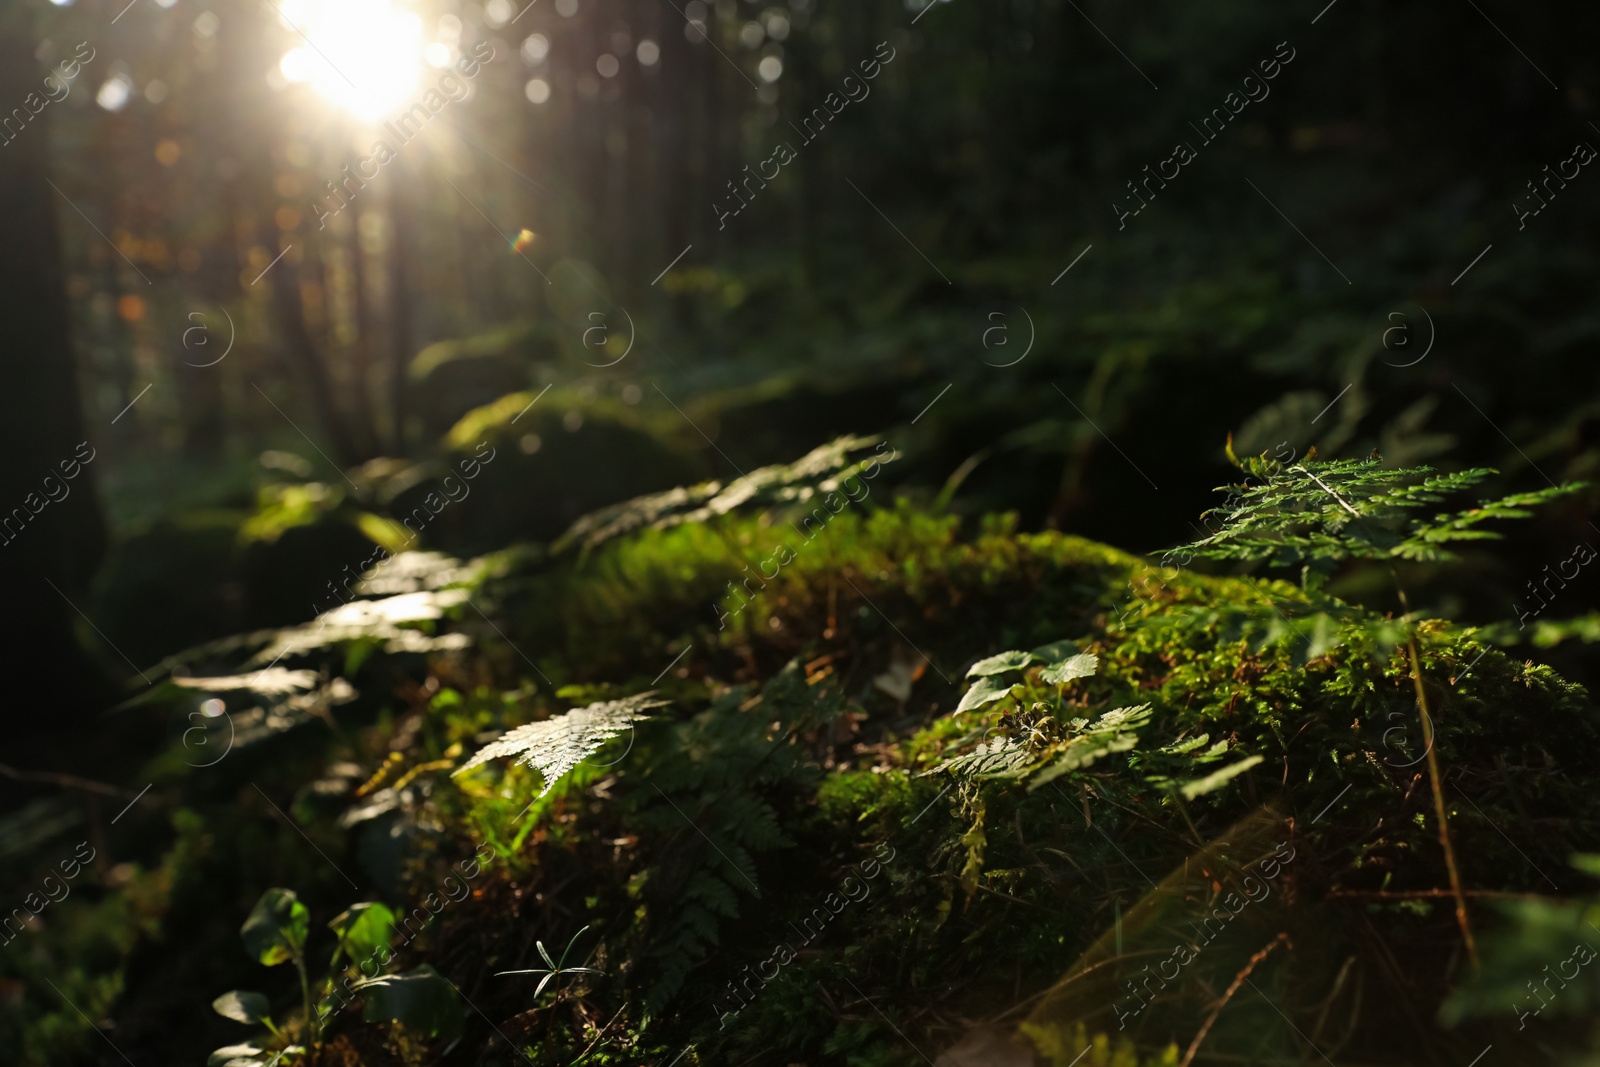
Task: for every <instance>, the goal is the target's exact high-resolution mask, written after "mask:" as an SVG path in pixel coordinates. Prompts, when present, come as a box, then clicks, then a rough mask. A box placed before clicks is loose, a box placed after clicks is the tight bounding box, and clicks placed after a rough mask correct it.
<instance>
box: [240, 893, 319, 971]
mask: <svg viewBox="0 0 1600 1067" xmlns="http://www.w3.org/2000/svg"><path fill="white" fill-rule="evenodd" d="M310 932H311V913H310V912H308V911H307V910H306V906H305V905H304V904H302V903H300V898H298V897H296V896H295V895H294V892H293V891H292V890H288V889H269V890H267V891H266V892H265V893H262V894H261V899H260V900H258V901H256V906H255V907H254V908H252V909H251V910H250V917H249V918H248V919H246V920H245V921H244V925H243V926H242V927H240V928H239V936H240V937H242V938H244V947H245V951H246V952H248V953H250V955H251V956H252V957H254V958H255V959H258V960H260V961H261V962H262V963H264V964H266V965H267V966H268V967H275V966H277V965H278V964H280V963H287V962H288V961H289V960H291V959H293V958H294V957H295V956H296V955H297V954H299V952H300V951H301V950H302V949H303V948H304V947H305V943H306V937H307V935H308V934H310Z"/></svg>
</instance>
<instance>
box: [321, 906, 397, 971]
mask: <svg viewBox="0 0 1600 1067" xmlns="http://www.w3.org/2000/svg"><path fill="white" fill-rule="evenodd" d="M393 924H394V912H392V911H390V910H389V909H388V908H387V907H385V906H384V905H382V904H380V903H378V902H377V901H374V900H369V901H366V902H364V903H361V904H352V905H350V907H348V908H346V909H345V910H344V911H342V912H340V913H339V914H338V915H336V916H334V917H333V920H332V921H331V922H329V923H328V929H330V930H332V931H333V932H334V934H335V936H337V937H338V938H339V947H340V948H342V949H343V950H344V954H345V956H346V957H347V958H349V959H350V960H351V961H352V962H354V963H359V962H361V961H362V960H365V959H369V958H370V957H371V956H372V954H373V953H374V952H376V951H377V950H378V948H379V946H382V945H387V944H388V943H389V938H390V936H391V929H390V928H391V927H392V926H393Z"/></svg>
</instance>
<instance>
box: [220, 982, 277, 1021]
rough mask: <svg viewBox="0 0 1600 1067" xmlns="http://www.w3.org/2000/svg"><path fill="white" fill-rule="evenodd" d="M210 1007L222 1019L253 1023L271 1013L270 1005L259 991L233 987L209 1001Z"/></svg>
mask: <svg viewBox="0 0 1600 1067" xmlns="http://www.w3.org/2000/svg"><path fill="white" fill-rule="evenodd" d="M211 1009H212V1010H213V1011H215V1012H216V1013H217V1014H218V1015H220V1016H222V1017H223V1018H224V1019H232V1020H233V1021H234V1022H236V1023H246V1024H253V1023H258V1022H260V1021H261V1020H262V1019H265V1018H267V1017H269V1016H270V1015H271V1014H272V1005H271V1003H269V1002H268V1000H267V998H266V997H264V996H262V995H261V994H260V993H251V992H249V991H248V990H243V989H235V990H233V991H232V992H230V993H224V994H222V996H220V997H218V998H217V999H216V1000H213V1001H212V1002H211Z"/></svg>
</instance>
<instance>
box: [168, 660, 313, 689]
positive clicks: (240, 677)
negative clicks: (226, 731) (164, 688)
mask: <svg viewBox="0 0 1600 1067" xmlns="http://www.w3.org/2000/svg"><path fill="white" fill-rule="evenodd" d="M321 677H322V676H321V675H319V674H318V673H317V672H316V671H291V670H289V669H288V668H286V667H269V668H267V669H266V670H264V671H252V672H250V673H248V674H231V675H226V676H223V677H218V678H179V677H177V676H173V678H172V682H173V684H174V685H178V686H182V687H183V688H185V689H202V690H204V691H206V692H208V693H228V692H233V691H234V690H239V689H248V690H250V691H251V692H253V693H260V694H262V695H263V696H282V695H284V694H287V693H302V692H305V691H306V690H307V689H312V688H315V686H316V685H317V683H318V682H319V681H320V680H321Z"/></svg>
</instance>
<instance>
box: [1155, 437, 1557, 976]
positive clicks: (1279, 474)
mask: <svg viewBox="0 0 1600 1067" xmlns="http://www.w3.org/2000/svg"><path fill="white" fill-rule="evenodd" d="M1228 458H1229V459H1230V460H1232V461H1233V463H1234V464H1235V465H1236V466H1238V467H1239V468H1240V469H1241V470H1242V471H1244V472H1245V473H1246V475H1248V476H1249V478H1253V479H1256V480H1255V481H1253V482H1252V481H1250V480H1248V479H1247V480H1246V481H1245V482H1243V483H1242V484H1238V485H1230V486H1226V487H1224V488H1225V490H1226V491H1227V492H1228V494H1229V503H1227V504H1225V505H1224V506H1223V507H1221V508H1218V509H1216V510H1215V511H1214V512H1211V513H1208V514H1215V515H1217V516H1218V517H1219V518H1220V519H1221V521H1222V528H1221V529H1219V530H1217V531H1216V532H1215V533H1213V534H1211V535H1210V536H1209V537H1204V538H1202V539H1200V540H1198V541H1195V542H1193V543H1192V544H1190V545H1188V546H1186V547H1185V549H1184V552H1185V553H1186V554H1188V555H1189V556H1190V557H1199V558H1202V559H1216V560H1232V561H1238V562H1246V563H1262V564H1265V565H1267V566H1269V567H1287V568H1296V567H1297V568H1299V571H1300V583H1301V586H1302V588H1303V589H1305V590H1306V591H1307V592H1309V593H1315V592H1317V591H1318V590H1320V589H1321V588H1322V587H1323V586H1324V585H1325V584H1326V583H1327V581H1328V579H1329V578H1330V577H1331V576H1332V574H1333V573H1334V571H1335V569H1336V568H1338V567H1339V566H1340V565H1342V564H1345V563H1347V562H1349V561H1353V560H1372V561H1379V562H1382V563H1384V564H1385V565H1387V566H1388V568H1389V572H1390V575H1391V577H1392V579H1393V582H1394V588H1395V592H1396V595H1397V596H1398V597H1399V600H1400V605H1401V608H1402V609H1403V611H1404V612H1405V614H1404V616H1403V617H1402V618H1401V619H1399V620H1397V621H1398V627H1397V626H1396V625H1395V624H1394V623H1391V622H1389V621H1388V620H1384V621H1382V622H1379V623H1377V624H1375V625H1369V626H1368V627H1367V629H1368V633H1367V634H1366V635H1365V636H1366V637H1367V638H1368V639H1370V640H1372V641H1374V642H1377V643H1384V642H1388V641H1392V640H1396V639H1398V642H1399V643H1403V644H1404V646H1405V648H1406V651H1407V653H1408V655H1409V657H1410V665H1411V679H1412V684H1413V686H1414V687H1415V690H1416V695H1417V711H1418V714H1419V716H1420V718H1421V726H1422V743H1423V751H1424V753H1425V754H1426V758H1427V762H1428V780H1429V785H1430V786H1431V789H1432V792H1433V801H1434V816H1435V819H1436V820H1437V825H1438V833H1439V843H1440V847H1441V848H1442V849H1443V851H1444V857H1445V865H1446V867H1447V868H1448V870H1449V873H1450V885H1451V889H1452V891H1453V893H1454V895H1455V901H1456V921H1457V924H1458V925H1459V927H1460V929H1461V936H1462V940H1463V941H1464V942H1465V944H1466V947H1467V952H1468V955H1469V956H1471V957H1472V959H1473V961H1474V963H1476V962H1477V957H1478V952H1477V945H1476V943H1475V941H1474V940H1473V935H1472V926H1471V924H1470V922H1469V921H1468V917H1467V901H1466V894H1465V892H1464V890H1463V888H1462V883H1461V873H1460V869H1459V865H1458V864H1457V862H1456V855H1455V848H1454V845H1453V844H1452V842H1451V838H1450V826H1449V819H1448V816H1447V815H1446V812H1445V801H1444V788H1443V784H1442V776H1441V774H1440V770H1439V761H1438V756H1437V754H1436V753H1435V752H1434V747H1433V719H1432V715H1431V714H1430V712H1429V705H1428V692H1427V687H1426V685H1425V684H1424V679H1423V671H1422V660H1421V653H1420V652H1419V650H1418V647H1417V624H1418V623H1419V622H1420V621H1421V618H1420V616H1419V615H1417V614H1415V613H1413V612H1412V610H1411V605H1410V600H1409V598H1408V597H1407V595H1406V589H1405V586H1404V584H1403V583H1402V582H1401V581H1400V577H1399V573H1398V571H1397V569H1396V566H1395V565H1396V563H1398V562H1400V561H1415V562H1428V563H1448V562H1453V561H1455V560H1456V559H1457V557H1456V555H1455V554H1454V553H1453V552H1452V551H1451V550H1450V549H1449V548H1448V547H1447V546H1449V545H1452V544H1459V543H1461V542H1465V541H1481V540H1489V539H1494V538H1498V537H1499V536H1500V535H1499V534H1498V533H1496V532H1494V531H1492V530H1486V529H1483V528H1482V525H1483V524H1484V523H1486V522H1490V521H1494V520H1500V519H1521V518H1527V517H1528V516H1529V514H1530V512H1529V511H1528V510H1527V509H1528V508H1529V507H1532V506H1534V505H1538V504H1543V503H1547V502H1549V501H1551V500H1554V499H1556V498H1557V497H1561V496H1567V495H1570V494H1572V493H1575V492H1578V491H1579V490H1580V489H1582V488H1584V486H1583V484H1582V483H1578V482H1574V483H1568V484H1566V485H1559V486H1551V487H1550V488H1548V489H1538V490H1535V491H1533V492H1529V493H1514V494H1511V495H1510V496H1505V497H1502V498H1500V499H1499V500H1482V501H1479V502H1478V503H1477V504H1476V505H1474V506H1472V507H1468V508H1465V509H1463V510H1460V511H1455V512H1435V513H1434V514H1433V516H1432V517H1431V518H1427V517H1424V516H1423V515H1419V514H1418V512H1420V511H1422V510H1423V509H1431V508H1433V507H1434V506H1435V505H1438V504H1441V503H1443V502H1444V501H1446V500H1447V499H1449V498H1450V497H1452V496H1456V495H1459V494H1461V493H1464V492H1465V491H1467V490H1469V489H1471V488H1473V487H1474V486H1476V485H1478V484H1479V483H1481V482H1483V481H1484V480H1485V479H1486V478H1488V477H1489V476H1490V475H1492V474H1495V473H1497V472H1495V471H1493V470H1490V469H1488V468H1485V467H1475V468H1471V469H1469V470H1464V471H1458V472H1456V473H1454V474H1440V473H1437V472H1435V471H1433V470H1432V469H1431V468H1428V467H1414V468H1390V467H1385V466H1384V465H1383V463H1382V461H1381V460H1380V459H1379V458H1378V457H1377V456H1376V454H1374V455H1373V456H1372V457H1370V458H1368V459H1364V460H1329V461H1318V460H1315V459H1313V458H1311V457H1307V458H1306V459H1305V460H1304V461H1303V462H1300V463H1283V462H1279V461H1276V460H1272V459H1268V458H1267V456H1266V454H1265V453H1262V454H1261V455H1260V456H1252V457H1248V458H1246V459H1243V460H1241V459H1239V457H1237V456H1236V455H1235V454H1234V452H1233V443H1232V440H1231V439H1230V440H1229V443H1228ZM1318 607H1319V610H1320V611H1321V612H1322V613H1323V614H1324V615H1325V616H1337V617H1338V618H1339V619H1340V620H1341V621H1344V622H1356V623H1357V625H1359V618H1360V615H1359V613H1358V612H1355V611H1352V610H1349V609H1346V608H1345V607H1344V606H1343V605H1340V604H1338V603H1337V602H1336V601H1334V600H1332V598H1324V599H1323V600H1322V601H1321V602H1320V603H1319V605H1318ZM1280 610H1281V609H1280Z"/></svg>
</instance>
